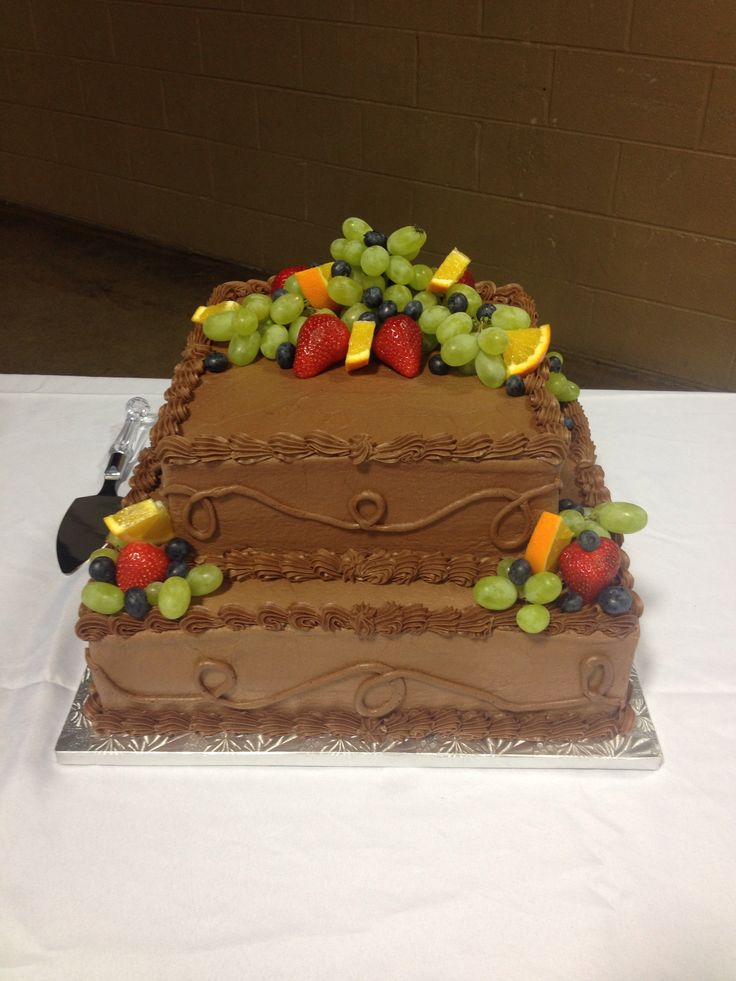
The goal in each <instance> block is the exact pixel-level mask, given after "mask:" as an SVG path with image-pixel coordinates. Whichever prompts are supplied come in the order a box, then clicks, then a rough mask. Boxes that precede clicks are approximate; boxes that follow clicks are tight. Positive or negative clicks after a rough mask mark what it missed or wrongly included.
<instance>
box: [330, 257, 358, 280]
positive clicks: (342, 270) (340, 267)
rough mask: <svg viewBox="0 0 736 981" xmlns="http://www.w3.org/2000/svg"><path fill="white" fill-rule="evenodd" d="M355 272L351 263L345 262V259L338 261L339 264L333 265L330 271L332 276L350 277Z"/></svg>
mask: <svg viewBox="0 0 736 981" xmlns="http://www.w3.org/2000/svg"><path fill="white" fill-rule="evenodd" d="M352 271H353V267H352V266H351V265H350V263H349V262H345V260H344V259H338V260H337V262H333V263H332V269H330V275H331V276H349V275H350V274H351V273H352Z"/></svg>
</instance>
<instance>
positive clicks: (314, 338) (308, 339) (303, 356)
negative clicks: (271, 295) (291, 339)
mask: <svg viewBox="0 0 736 981" xmlns="http://www.w3.org/2000/svg"><path fill="white" fill-rule="evenodd" d="M349 342H350V331H349V330H348V328H347V327H346V326H345V324H344V323H343V322H342V320H340V319H339V317H334V316H331V315H330V314H315V315H314V316H312V317H309V318H308V319H307V320H306V321H305V323H303V324H302V328H301V330H300V332H299V340H298V341H297V344H296V353H295V355H294V369H293V370H294V374H295V375H296V377H297V378H312V377H314V376H315V375H319V374H321V373H322V372H323V371H326V370H327V369H328V368H331V367H332V365H333V364H338V363H340V362H342V361H344V360H345V356H346V354H347V353H348V344H349Z"/></svg>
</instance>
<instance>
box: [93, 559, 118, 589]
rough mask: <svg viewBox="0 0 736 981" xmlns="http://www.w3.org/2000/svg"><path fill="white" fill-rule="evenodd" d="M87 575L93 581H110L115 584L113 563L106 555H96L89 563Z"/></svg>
mask: <svg viewBox="0 0 736 981" xmlns="http://www.w3.org/2000/svg"><path fill="white" fill-rule="evenodd" d="M88 571H89V577H90V579H94V580H95V582H111V583H112V584H113V585H115V563H114V562H113V560H112V559H111V558H110V557H109V556H107V555H98V556H97V558H94V559H92V561H91V562H90V564H89V570H88Z"/></svg>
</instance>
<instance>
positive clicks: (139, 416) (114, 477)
mask: <svg viewBox="0 0 736 981" xmlns="http://www.w3.org/2000/svg"><path fill="white" fill-rule="evenodd" d="M150 415H151V406H150V405H149V404H148V402H147V401H146V400H145V399H144V398H142V397H141V396H140V395H136V396H135V397H134V398H132V399H128V401H127V403H126V405H125V422H124V423H123V426H122V429H121V430H120V432H119V433H118V434H117V436H116V437H115V440H114V442H113V444H112V446H111V447H110V459H109V460H108V462H107V466H106V467H105V480H111V481H115V482H117V481H118V480H120V477H121V474H122V472H123V469H124V467H125V462H126V458H127V457H129V455H130V451H131V449H132V447H133V446H134V445H135V444H136V442H137V441H138V438H139V437H140V433H141V430H142V429H144V428H145V427H146V426H148V425H150V422H149V421H148V419H149V417H150Z"/></svg>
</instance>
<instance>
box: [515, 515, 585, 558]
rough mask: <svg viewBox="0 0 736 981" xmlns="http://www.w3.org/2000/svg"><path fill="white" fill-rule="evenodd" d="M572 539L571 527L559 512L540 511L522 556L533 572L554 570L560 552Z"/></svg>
mask: <svg viewBox="0 0 736 981" xmlns="http://www.w3.org/2000/svg"><path fill="white" fill-rule="evenodd" d="M572 539H573V532H572V529H571V528H569V527H568V526H567V524H566V523H565V521H564V520H563V519H562V518H561V517H560V515H559V514H553V513H552V512H551V511H542V513H541V514H540V515H539V520H538V521H537V523H536V525H535V526H534V531H533V532H532V537H531V538H530V539H529V544H528V545H527V547H526V552H525V553H524V558H525V559H526V560H527V562H528V563H529V565H530V566H531V567H532V571H533V572H554V571H555V569H556V568H557V560H558V559H559V557H560V552H562V550H563V549H564V548H565V547H566V546H567V545H569V544H570V542H571V541H572Z"/></svg>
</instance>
